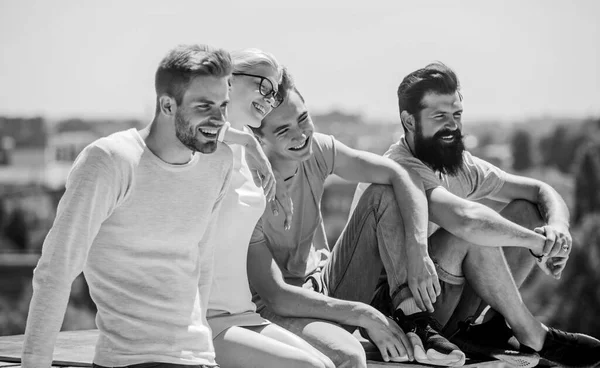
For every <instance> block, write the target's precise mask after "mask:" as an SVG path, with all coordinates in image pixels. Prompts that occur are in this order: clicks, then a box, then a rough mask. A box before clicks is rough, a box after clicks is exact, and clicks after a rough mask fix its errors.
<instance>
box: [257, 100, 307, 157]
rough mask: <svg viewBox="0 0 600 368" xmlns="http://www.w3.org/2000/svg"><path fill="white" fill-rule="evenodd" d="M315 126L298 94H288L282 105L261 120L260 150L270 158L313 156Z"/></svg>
mask: <svg viewBox="0 0 600 368" xmlns="http://www.w3.org/2000/svg"><path fill="white" fill-rule="evenodd" d="M314 130H315V126H314V125H313V122H312V120H311V118H310V115H309V114H308V110H307V109H306V105H305V104H304V102H303V101H302V98H301V97H300V95H299V94H298V93H297V92H295V91H290V94H289V96H288V98H287V99H286V100H285V102H284V103H283V104H281V105H280V106H279V107H278V108H277V109H275V110H274V111H273V112H272V113H271V114H270V115H269V116H268V117H267V118H265V119H264V120H263V125H262V129H261V132H262V136H261V140H262V142H263V147H264V149H265V152H266V153H267V154H268V155H269V157H270V158H271V157H274V158H276V159H280V160H281V159H283V160H289V161H305V160H307V159H309V158H310V156H311V155H312V153H313V152H312V144H311V143H312V135H313V132H314Z"/></svg>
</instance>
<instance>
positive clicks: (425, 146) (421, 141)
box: [415, 122, 465, 176]
mask: <svg viewBox="0 0 600 368" xmlns="http://www.w3.org/2000/svg"><path fill="white" fill-rule="evenodd" d="M448 135H452V136H454V140H453V141H452V142H451V143H446V142H444V141H443V140H442V139H441V137H442V136H448ZM464 150H465V145H464V142H463V135H462V133H461V131H460V129H456V130H453V131H451V130H442V131H439V132H437V133H436V134H435V135H434V136H433V137H431V138H425V137H424V136H423V132H422V131H421V126H420V124H419V123H418V122H417V124H416V132H415V156H416V157H417V158H418V159H419V160H421V161H423V162H424V163H425V164H427V165H428V166H429V167H431V168H432V169H433V170H434V171H439V172H441V173H442V174H447V175H450V176H454V175H456V174H457V173H458V171H459V169H460V168H461V166H462V164H463V152H464Z"/></svg>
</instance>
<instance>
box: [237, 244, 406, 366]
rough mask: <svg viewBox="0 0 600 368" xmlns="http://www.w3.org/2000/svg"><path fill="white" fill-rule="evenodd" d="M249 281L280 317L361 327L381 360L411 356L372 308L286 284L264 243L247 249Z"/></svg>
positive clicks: (401, 336) (395, 328) (400, 335)
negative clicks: (312, 319) (377, 351)
mask: <svg viewBox="0 0 600 368" xmlns="http://www.w3.org/2000/svg"><path fill="white" fill-rule="evenodd" d="M248 278H249V280H250V284H251V285H252V287H253V288H254V289H255V290H256V291H257V292H258V294H259V295H260V297H261V298H262V299H263V300H264V301H265V303H266V304H267V305H268V306H269V307H270V308H271V309H272V310H273V311H274V312H275V313H277V314H279V315H281V316H286V317H305V318H318V319H323V320H328V321H334V322H338V323H341V324H345V325H350V326H359V327H363V328H365V329H366V330H367V331H368V332H369V336H370V337H371V339H373V341H374V342H376V345H377V346H378V347H379V349H380V351H381V353H382V355H383V356H384V357H386V356H390V357H397V356H402V355H406V351H407V350H406V347H409V350H408V351H409V353H408V355H409V356H410V357H412V348H411V345H410V344H409V342H408V339H407V338H406V335H405V334H404V333H403V332H402V330H401V329H400V327H398V325H396V323H395V322H393V321H392V320H390V319H388V318H386V317H385V316H384V315H383V314H382V313H381V312H379V311H378V310H376V309H375V308H373V307H371V306H369V305H367V304H364V303H359V302H351V301H346V300H341V299H335V298H330V297H328V296H325V295H323V294H320V293H317V292H314V291H312V290H308V289H303V288H301V287H297V286H293V285H289V284H287V283H286V282H285V280H284V279H283V275H282V273H281V270H280V269H279V266H277V264H276V262H275V260H274V259H273V256H272V254H271V251H270V250H269V248H268V247H267V245H266V244H265V243H259V244H253V245H251V246H250V248H249V250H248Z"/></svg>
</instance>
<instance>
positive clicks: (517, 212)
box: [500, 199, 544, 229]
mask: <svg viewBox="0 0 600 368" xmlns="http://www.w3.org/2000/svg"><path fill="white" fill-rule="evenodd" d="M500 214H501V215H502V216H503V217H505V218H506V219H508V220H510V221H512V222H514V223H516V224H519V225H521V226H523V227H526V228H528V229H533V228H535V227H538V226H542V225H543V224H544V222H543V220H542V215H541V214H540V211H539V209H538V207H537V206H536V205H535V204H534V203H531V202H529V201H528V200H525V199H516V200H513V201H512V202H510V203H509V204H508V205H507V206H506V207H505V208H504V209H503V210H502V211H501V212H500Z"/></svg>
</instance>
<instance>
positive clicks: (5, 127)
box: [0, 117, 141, 189]
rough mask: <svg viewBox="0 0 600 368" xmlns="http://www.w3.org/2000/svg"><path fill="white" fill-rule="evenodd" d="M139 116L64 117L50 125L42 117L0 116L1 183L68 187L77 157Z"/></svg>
mask: <svg viewBox="0 0 600 368" xmlns="http://www.w3.org/2000/svg"><path fill="white" fill-rule="evenodd" d="M140 126H141V124H140V122H139V121H137V120H131V119H130V120H97V121H87V120H85V121H84V120H81V119H68V120H63V121H61V122H59V123H57V124H56V125H54V126H53V127H52V128H49V126H48V124H47V123H46V121H45V120H44V119H42V118H32V119H24V118H3V117H0V185H11V186H14V185H19V186H26V185H41V186H45V187H48V188H50V189H59V188H62V187H64V184H65V181H66V178H67V175H68V173H69V170H70V169H71V166H72V164H73V161H74V160H75V158H76V157H77V155H79V153H80V152H81V151H82V150H83V148H85V147H86V146H87V145H88V144H90V143H91V142H93V141H94V140H96V139H98V138H100V137H102V136H106V135H109V134H111V133H114V132H117V131H119V130H124V129H128V128H133V127H135V128H139V127H140Z"/></svg>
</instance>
